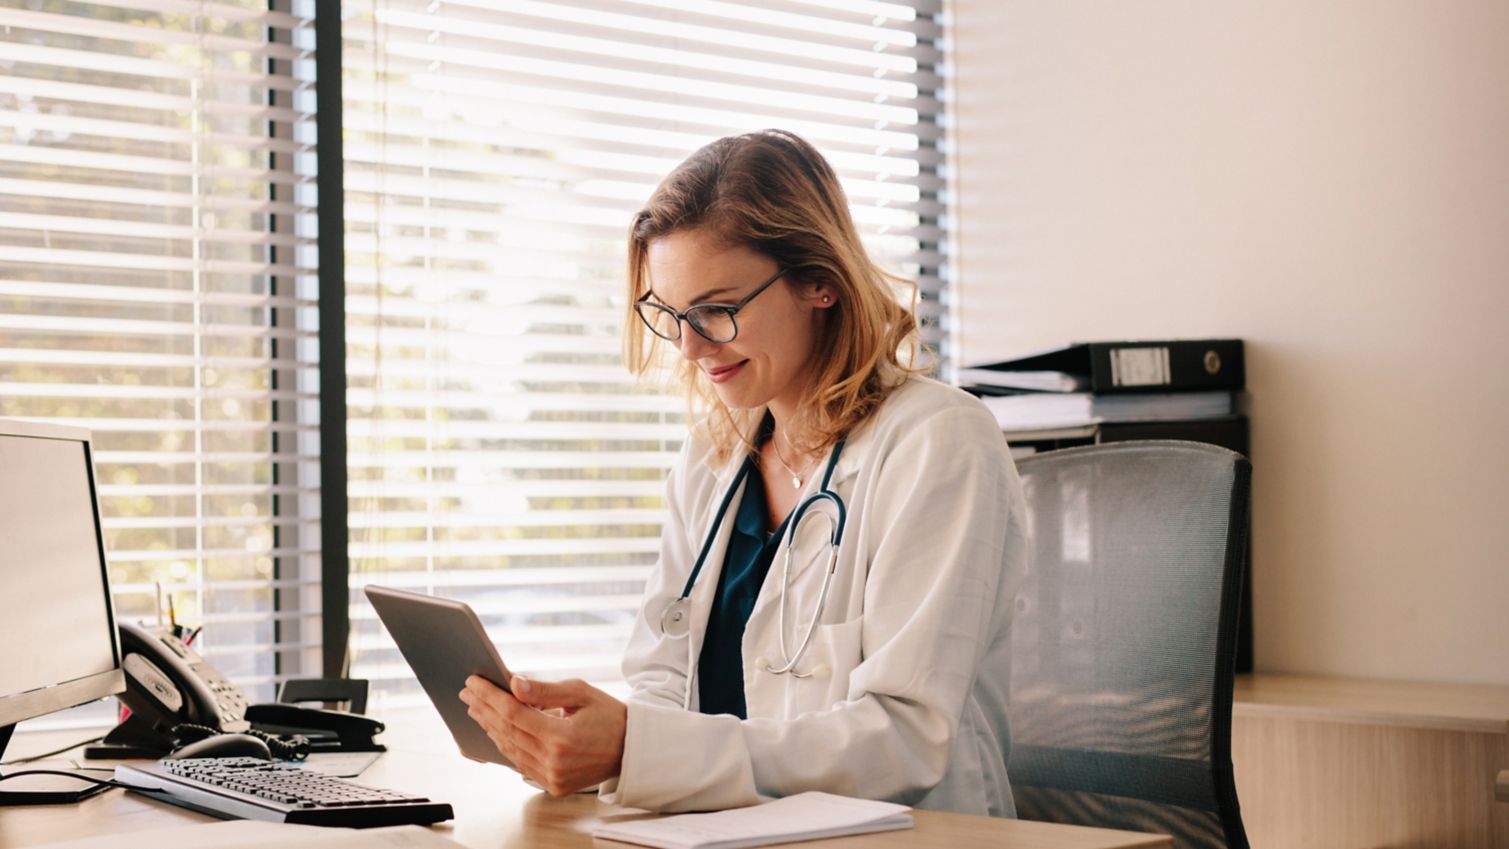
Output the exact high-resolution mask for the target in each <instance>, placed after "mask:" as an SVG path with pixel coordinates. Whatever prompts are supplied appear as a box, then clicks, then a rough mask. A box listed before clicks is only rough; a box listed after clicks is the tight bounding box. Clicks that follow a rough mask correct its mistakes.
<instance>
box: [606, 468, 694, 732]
mask: <svg viewBox="0 0 1509 849" xmlns="http://www.w3.org/2000/svg"><path fill="white" fill-rule="evenodd" d="M696 453H697V451H696V449H695V448H694V440H693V439H688V440H687V444H686V446H685V447H683V449H682V452H681V456H680V458H679V459H678V460H677V462H676V465H675V466H674V467H672V469H671V473H670V475H669V476H668V477H667V479H666V497H665V503H666V506H667V508H668V511H669V517H668V520H667V522H666V524H665V532H664V533H662V534H661V537H660V557H659V560H658V561H657V562H656V565H655V569H654V571H653V572H652V573H651V575H650V579H649V582H648V585H647V586H646V587H645V595H644V603H643V604H641V605H640V608H639V614H638V616H636V617H635V620H634V627H633V630H632V631H630V633H629V643H628V647H627V650H626V651H625V652H624V661H623V675H624V681H625V682H626V683H628V685H629V688H630V689H629V700H630V701H636V702H646V703H650V704H659V705H666V706H668V707H674V708H676V709H678V710H680V709H681V705H682V699H683V698H684V694H685V693H686V674H687V673H686V641H685V640H664V639H661V637H660V624H659V622H660V614H661V612H662V611H663V610H664V608H665V606H666V605H667V604H668V603H670V601H671V600H673V599H676V598H678V597H680V595H681V590H682V588H683V587H684V586H685V584H686V577H687V575H688V574H690V573H691V570H692V561H693V559H694V558H695V557H696V552H694V551H692V541H691V539H690V538H689V537H688V535H687V527H688V525H687V517H686V515H685V514H686V511H687V510H688V509H690V508H689V506H688V505H687V503H686V492H685V487H686V479H687V469H688V464H690V463H693V462H698V460H697V459H696V457H695V454H696Z"/></svg>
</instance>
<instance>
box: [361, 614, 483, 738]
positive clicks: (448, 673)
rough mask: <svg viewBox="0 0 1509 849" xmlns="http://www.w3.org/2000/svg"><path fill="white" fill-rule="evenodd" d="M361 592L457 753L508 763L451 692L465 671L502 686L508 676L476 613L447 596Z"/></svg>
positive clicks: (457, 689) (461, 683)
mask: <svg viewBox="0 0 1509 849" xmlns="http://www.w3.org/2000/svg"><path fill="white" fill-rule="evenodd" d="M366 591H367V598H368V600H370V601H371V602H372V609H373V610H375V611H377V617H378V618H379V619H381V620H382V623H383V625H384V626H386V627H387V629H388V633H390V634H392V635H393V641H394V642H395V643H397V644H398V650H399V652H401V653H402V654H403V659H404V660H405V661H408V664H409V667H410V668H412V669H413V670H414V674H415V675H416V676H417V677H418V678H419V683H420V684H421V685H423V686H424V692H425V694H426V695H428V696H429V697H430V701H431V702H433V703H434V704H435V709H436V710H438V711H440V717H441V718H442V719H444V720H445V725H446V727H447V728H449V729H450V730H451V736H452V737H454V738H455V739H456V745H457V746H459V747H460V748H461V754H463V755H465V756H467V757H469V758H471V759H472V760H475V761H487V762H490V763H498V764H503V765H504V766H509V767H512V766H513V762H512V761H510V760H509V759H508V758H505V757H504V756H503V755H502V754H501V753H500V752H499V751H498V747H497V746H495V745H494V744H493V741H492V740H491V739H490V738H488V736H487V732H485V731H483V730H482V726H480V725H478V724H477V723H476V722H475V721H474V720H473V719H472V718H471V717H470V716H467V715H466V703H465V702H463V701H461V699H460V698H459V697H458V695H457V694H459V693H460V692H461V691H462V690H463V689H465V688H466V678H467V676H468V675H480V676H482V677H483V678H486V679H487V680H489V681H491V682H493V683H494V684H497V685H498V686H499V687H502V688H503V689H505V690H506V689H508V681H509V678H510V677H511V676H510V675H509V673H508V669H507V667H505V666H504V665H503V660H502V658H500V657H499V656H498V650H497V649H496V648H494V647H493V644H492V641H491V640H489V639H488V638H487V632H486V631H485V630H483V628H482V622H481V621H480V620H478V619H477V614H476V613H474V612H473V611H472V609H471V608H470V607H468V606H467V605H466V604H465V603H463V602H459V601H453V600H451V599H448V598H436V597H435V596H428V595H424V594H422V593H414V592H408V591H406V590H395V589H390V588H388V587H375V586H368V587H367V588H366Z"/></svg>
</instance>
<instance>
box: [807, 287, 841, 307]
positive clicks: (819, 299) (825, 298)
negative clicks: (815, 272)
mask: <svg viewBox="0 0 1509 849" xmlns="http://www.w3.org/2000/svg"><path fill="white" fill-rule="evenodd" d="M807 298H808V300H809V301H810V302H811V303H812V306H813V307H815V308H817V309H820V310H826V309H831V308H832V307H834V306H837V305H838V291H837V290H836V289H835V288H834V287H832V286H829V285H828V284H827V283H813V284H811V285H810V286H809V287H808V289H807Z"/></svg>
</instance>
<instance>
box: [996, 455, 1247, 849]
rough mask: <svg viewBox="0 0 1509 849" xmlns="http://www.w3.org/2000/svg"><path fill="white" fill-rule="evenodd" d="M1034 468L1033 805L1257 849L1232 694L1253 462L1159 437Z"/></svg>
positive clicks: (1023, 807)
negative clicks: (1241, 796)
mask: <svg viewBox="0 0 1509 849" xmlns="http://www.w3.org/2000/svg"><path fill="white" fill-rule="evenodd" d="M1017 467H1018V469H1019V471H1020V472H1021V476H1022V483H1023V486H1024V488H1025V492H1026V498H1027V508H1028V510H1027V515H1028V527H1029V528H1030V530H1031V532H1032V537H1033V542H1032V546H1033V555H1032V558H1031V561H1030V567H1029V569H1028V573H1027V579H1026V582H1025V584H1024V586H1023V588H1022V591H1021V594H1020V595H1019V596H1018V598H1017V607H1016V610H1015V619H1014V623H1013V631H1012V643H1013V649H1012V664H1013V670H1012V685H1011V703H1010V715H1011V736H1012V745H1011V755H1010V758H1011V759H1010V765H1009V767H1008V770H1007V774H1008V775H1010V777H1011V784H1012V789H1013V791H1014V795H1015V797H1016V804H1017V813H1018V815H1019V816H1021V817H1023V818H1024V819H1035V820H1046V821H1050V822H1065V823H1075V824H1081V825H1094V826H1101V827H1106V828H1125V829H1131V830H1134V831H1151V832H1162V833H1164V834H1169V835H1172V836H1173V838H1174V843H1175V845H1176V846H1178V847H1180V849H1196V847H1198V848H1199V849H1205V848H1206V847H1212V848H1213V847H1229V848H1230V849H1247V837H1246V833H1245V832H1244V831H1243V829H1242V820H1241V815H1240V813H1239V811H1238V809H1237V796H1236V787H1235V782H1234V780H1233V777H1232V768H1231V689H1232V674H1233V665H1234V662H1235V643H1236V633H1237V613H1238V596H1239V594H1240V589H1241V582H1242V580H1243V572H1244V569H1245V558H1246V550H1247V549H1246V528H1247V515H1248V513H1247V511H1248V492H1249V488H1250V484H1251V466H1250V465H1249V464H1248V462H1247V460H1246V459H1244V458H1243V457H1242V456H1241V455H1240V454H1236V453H1234V452H1232V451H1228V450H1226V449H1224V448H1217V447H1215V446H1212V445H1205V444H1202V443H1195V442H1175V441H1147V442H1123V443H1116V444H1112V445H1096V446H1090V447H1086V448H1070V449H1066V450H1062V451H1051V452H1046V453H1043V454H1039V455H1035V456H1031V457H1027V458H1024V459H1022V460H1020V461H1019V462H1018V464H1017Z"/></svg>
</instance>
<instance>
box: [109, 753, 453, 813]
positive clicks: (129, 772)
mask: <svg viewBox="0 0 1509 849" xmlns="http://www.w3.org/2000/svg"><path fill="white" fill-rule="evenodd" d="M115 780H116V781H119V782H120V783H121V784H124V785H128V786H129V788H130V789H132V790H134V791H136V792H138V793H141V794H143V795H146V796H151V797H152V798H154V799H160V800H162V801H164V802H169V803H171V804H174V805H179V806H182V807H185V808H192V809H194V810H196V811H203V812H204V813H207V814H211V815H213V816H217V817H220V818H222V819H249V820H271V821H273V822H287V823H296V824H300V825H333V826H344V827H347V828H370V827H373V826H383V825H410V824H413V825H427V824H429V823H434V822H440V821H442V820H448V819H451V818H452V817H454V816H455V814H454V813H453V812H452V811H451V806H450V805H447V804H444V803H441V802H431V801H430V800H429V799H426V798H424V797H422V796H412V795H409V794H406V793H395V792H393V791H391V790H379V789H376V788H373V787H365V786H363V785H360V784H353V783H352V782H350V781H345V780H342V779H339V778H333V777H331V776H328V775H324V774H323V773H318V772H315V771H314V770H309V769H304V768H303V767H300V766H298V765H296V764H291V763H281V762H278V761H264V760H261V759H258V758H184V759H182V760H162V761H157V762H156V763H149V764H121V765H120V766H117V767H116V768H115Z"/></svg>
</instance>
